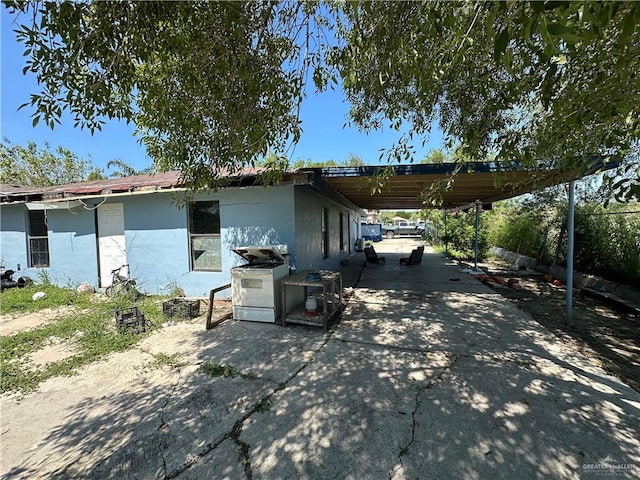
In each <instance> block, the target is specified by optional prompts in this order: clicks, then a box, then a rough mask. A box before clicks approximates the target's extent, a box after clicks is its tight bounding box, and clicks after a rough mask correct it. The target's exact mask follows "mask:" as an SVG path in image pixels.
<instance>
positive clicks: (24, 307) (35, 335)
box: [0, 285, 168, 393]
mask: <svg viewBox="0 0 640 480" xmlns="http://www.w3.org/2000/svg"><path fill="white" fill-rule="evenodd" d="M39 290H41V291H44V292H46V293H47V299H45V300H44V301H43V302H34V301H32V300H31V295H33V292H35V291H39ZM9 294H10V295H9ZM1 300H2V311H3V312H4V311H8V310H9V311H12V312H18V313H19V312H29V311H35V310H38V309H39V308H40V309H41V308H55V307H60V306H62V305H74V306H75V307H76V310H75V311H74V312H72V313H68V314H64V315H63V316H61V317H60V318H58V319H56V320H54V321H52V322H50V323H47V324H45V325H42V326H40V327H37V328H35V329H32V330H29V331H25V332H19V333H16V334H14V335H9V336H3V337H0V392H13V391H20V392H22V393H26V392H29V391H32V390H34V389H36V388H37V386H38V385H39V384H40V383H41V382H43V381H45V380H46V379H48V378H51V377H55V376H60V375H72V374H74V373H75V372H76V371H77V369H78V368H79V367H81V366H83V365H86V364H88V363H90V362H93V361H95V360H97V359H99V358H101V357H103V356H105V355H107V354H109V353H112V352H121V351H124V350H127V349H129V348H131V347H132V346H133V345H135V344H136V343H137V342H138V341H139V340H140V339H141V338H142V337H144V336H146V335H148V334H149V332H150V331H151V330H153V329H154V328H156V327H158V326H159V325H161V324H162V322H163V321H164V318H163V316H162V300H164V297H143V298H140V299H138V300H136V301H135V302H134V301H133V299H132V298H131V297H127V296H122V297H118V298H114V299H106V298H103V299H102V300H103V301H99V302H96V301H95V300H92V295H91V294H79V293H77V292H74V291H73V290H68V289H63V288H59V287H53V286H42V285H40V286H36V287H35V288H24V289H12V290H8V291H6V292H3V293H2V297H1ZM5 302H6V303H5ZM34 304H37V306H38V307H39V308H35V307H34ZM134 305H135V306H137V307H138V308H140V310H141V311H142V313H143V314H144V316H145V319H146V325H147V331H146V332H144V333H141V334H133V333H124V334H122V333H119V332H118V330H117V329H116V325H115V311H116V309H119V308H128V307H132V306H134ZM54 337H55V338H58V339H60V340H62V341H67V342H69V343H72V344H73V345H74V348H75V350H76V351H77V352H78V353H76V354H75V355H73V356H71V357H67V358H65V359H63V360H60V361H57V362H52V363H48V364H46V365H44V366H43V367H39V368H36V367H34V366H33V365H32V364H31V362H30V359H29V357H30V355H31V354H32V353H34V352H35V351H37V350H39V349H41V348H42V347H43V346H45V345H46V343H47V342H48V341H49V339H51V338H54ZM167 358H168V357H167ZM165 360H167V359H165Z"/></svg>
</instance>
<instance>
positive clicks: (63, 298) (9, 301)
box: [0, 285, 94, 314]
mask: <svg viewBox="0 0 640 480" xmlns="http://www.w3.org/2000/svg"><path fill="white" fill-rule="evenodd" d="M36 292H44V293H46V294H47V298H45V299H42V300H38V301H34V300H33V299H32V298H31V297H32V296H33V294H34V293H36ZM91 298H92V295H91V294H90V293H78V292H76V291H75V290H69V289H67V288H61V287H56V286H55V285H29V286H27V287H24V288H12V289H11V290H6V291H4V292H2V294H1V296H0V313H2V314H6V313H27V312H36V311H38V310H42V309H43V308H55V307H62V306H69V305H72V306H75V307H76V308H79V309H80V308H89V307H91V306H93V305H94V302H92V301H91Z"/></svg>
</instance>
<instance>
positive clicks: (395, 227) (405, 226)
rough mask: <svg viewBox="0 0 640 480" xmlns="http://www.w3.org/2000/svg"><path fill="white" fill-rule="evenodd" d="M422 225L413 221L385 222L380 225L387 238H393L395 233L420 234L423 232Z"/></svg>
mask: <svg viewBox="0 0 640 480" xmlns="http://www.w3.org/2000/svg"><path fill="white" fill-rule="evenodd" d="M424 229H425V227H424V225H420V224H419V223H418V224H416V223H415V222H409V221H406V222H398V223H396V224H387V225H383V226H382V231H383V232H384V235H385V236H386V237H387V238H393V237H395V236H396V235H413V236H422V234H423V233H424Z"/></svg>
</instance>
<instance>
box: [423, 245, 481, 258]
mask: <svg viewBox="0 0 640 480" xmlns="http://www.w3.org/2000/svg"><path fill="white" fill-rule="evenodd" d="M432 248H433V251H434V252H436V253H442V254H445V248H444V245H432ZM446 255H448V256H449V257H450V258H453V259H454V260H461V261H468V260H471V259H473V253H472V254H471V256H469V255H468V253H465V252H461V251H459V250H456V249H455V248H452V247H451V246H449V249H448V250H447V251H446Z"/></svg>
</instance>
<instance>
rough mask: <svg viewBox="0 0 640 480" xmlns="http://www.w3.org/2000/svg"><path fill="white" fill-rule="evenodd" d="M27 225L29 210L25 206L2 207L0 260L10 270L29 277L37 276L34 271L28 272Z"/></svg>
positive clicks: (0, 211)
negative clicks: (18, 270)
mask: <svg viewBox="0 0 640 480" xmlns="http://www.w3.org/2000/svg"><path fill="white" fill-rule="evenodd" d="M26 224H27V209H26V207H25V206H24V205H2V207H0V229H1V231H2V239H1V241H0V259H1V260H2V264H3V265H4V266H5V268H7V269H8V270H17V269H18V265H20V272H16V276H14V277H13V278H14V279H16V278H17V276H18V273H22V274H25V275H28V276H32V275H35V273H36V272H35V270H34V271H27V239H26V236H25V231H26V228H27V227H26Z"/></svg>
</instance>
